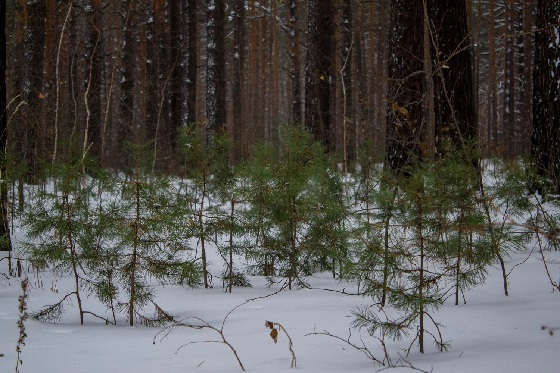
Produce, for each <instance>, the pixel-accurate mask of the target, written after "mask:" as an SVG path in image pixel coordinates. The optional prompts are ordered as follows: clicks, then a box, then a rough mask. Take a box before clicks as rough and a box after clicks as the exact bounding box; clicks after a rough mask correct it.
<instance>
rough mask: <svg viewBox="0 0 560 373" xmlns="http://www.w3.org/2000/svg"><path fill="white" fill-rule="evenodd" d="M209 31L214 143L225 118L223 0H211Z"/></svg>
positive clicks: (209, 136)
mask: <svg viewBox="0 0 560 373" xmlns="http://www.w3.org/2000/svg"><path fill="white" fill-rule="evenodd" d="M206 32H207V57H206V58H207V61H206V118H207V120H208V123H207V124H206V143H207V145H208V146H211V145H214V143H215V140H216V135H217V134H218V133H220V132H222V131H223V130H224V126H225V119H226V116H225V105H226V100H225V81H224V75H225V56H224V41H225V40H224V1H223V0H208V10H207V24H206Z"/></svg>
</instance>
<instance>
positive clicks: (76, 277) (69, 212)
mask: <svg viewBox="0 0 560 373" xmlns="http://www.w3.org/2000/svg"><path fill="white" fill-rule="evenodd" d="M64 204H65V205H66V224H67V225H68V245H69V246H70V257H71V263H72V272H73V273H74V294H75V295H76V300H77V302H78V311H79V313H80V325H84V311H83V309H82V298H81V297H80V276H79V275H78V263H77V262H78V260H77V254H76V248H75V247H74V240H73V237H72V229H71V228H70V227H71V226H72V221H71V220H72V207H71V206H70V201H69V198H68V193H67V192H65V196H64Z"/></svg>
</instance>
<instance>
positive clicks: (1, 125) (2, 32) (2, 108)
mask: <svg viewBox="0 0 560 373" xmlns="http://www.w3.org/2000/svg"><path fill="white" fill-rule="evenodd" d="M6 109H7V107H6V2H5V1H2V3H1V4H0V179H1V180H2V182H1V183H0V215H1V216H0V251H10V252H11V251H12V241H11V237H10V225H9V222H8V182H7V175H6V172H7V167H6V166H7V165H6V163H7V162H6V156H7V141H8V116H7V111H6ZM9 266H10V268H9V272H10V273H11V258H10V260H9Z"/></svg>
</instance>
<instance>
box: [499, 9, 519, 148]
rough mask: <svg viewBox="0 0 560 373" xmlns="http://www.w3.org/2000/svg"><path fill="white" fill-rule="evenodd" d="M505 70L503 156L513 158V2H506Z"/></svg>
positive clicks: (514, 137)
mask: <svg viewBox="0 0 560 373" xmlns="http://www.w3.org/2000/svg"><path fill="white" fill-rule="evenodd" d="M505 5H506V27H505V35H504V39H505V46H504V48H505V70H504V75H505V77H504V106H503V114H502V115H503V118H504V149H503V150H504V153H503V154H504V156H505V157H506V158H509V159H511V158H513V156H514V152H515V149H514V146H515V139H516V133H515V28H514V19H515V18H514V9H513V7H514V0H506V1H505Z"/></svg>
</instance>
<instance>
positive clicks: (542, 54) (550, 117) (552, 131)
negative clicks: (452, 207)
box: [532, 0, 560, 193]
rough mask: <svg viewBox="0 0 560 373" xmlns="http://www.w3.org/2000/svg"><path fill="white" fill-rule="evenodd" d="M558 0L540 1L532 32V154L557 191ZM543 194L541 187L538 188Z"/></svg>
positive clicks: (559, 186)
mask: <svg viewBox="0 0 560 373" xmlns="http://www.w3.org/2000/svg"><path fill="white" fill-rule="evenodd" d="M559 18H560V1H559V0H539V2H538V5H537V18H536V19H537V25H536V26H537V33H536V35H535V51H536V55H535V68H534V75H533V79H534V83H533V84H534V87H533V134H532V154H533V158H534V159H535V162H536V164H537V168H538V171H539V174H540V175H542V176H545V177H547V178H549V179H550V180H551V181H552V184H553V187H554V189H555V190H556V192H557V193H560V133H559V132H560V131H559V130H558V129H559V128H560V105H559V103H558V97H559V95H560V91H559V87H558V81H559V80H560V71H559V66H560V65H559V63H558V61H560V28H559V27H558V19H559ZM540 192H541V193H544V191H543V190H541V191H540Z"/></svg>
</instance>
